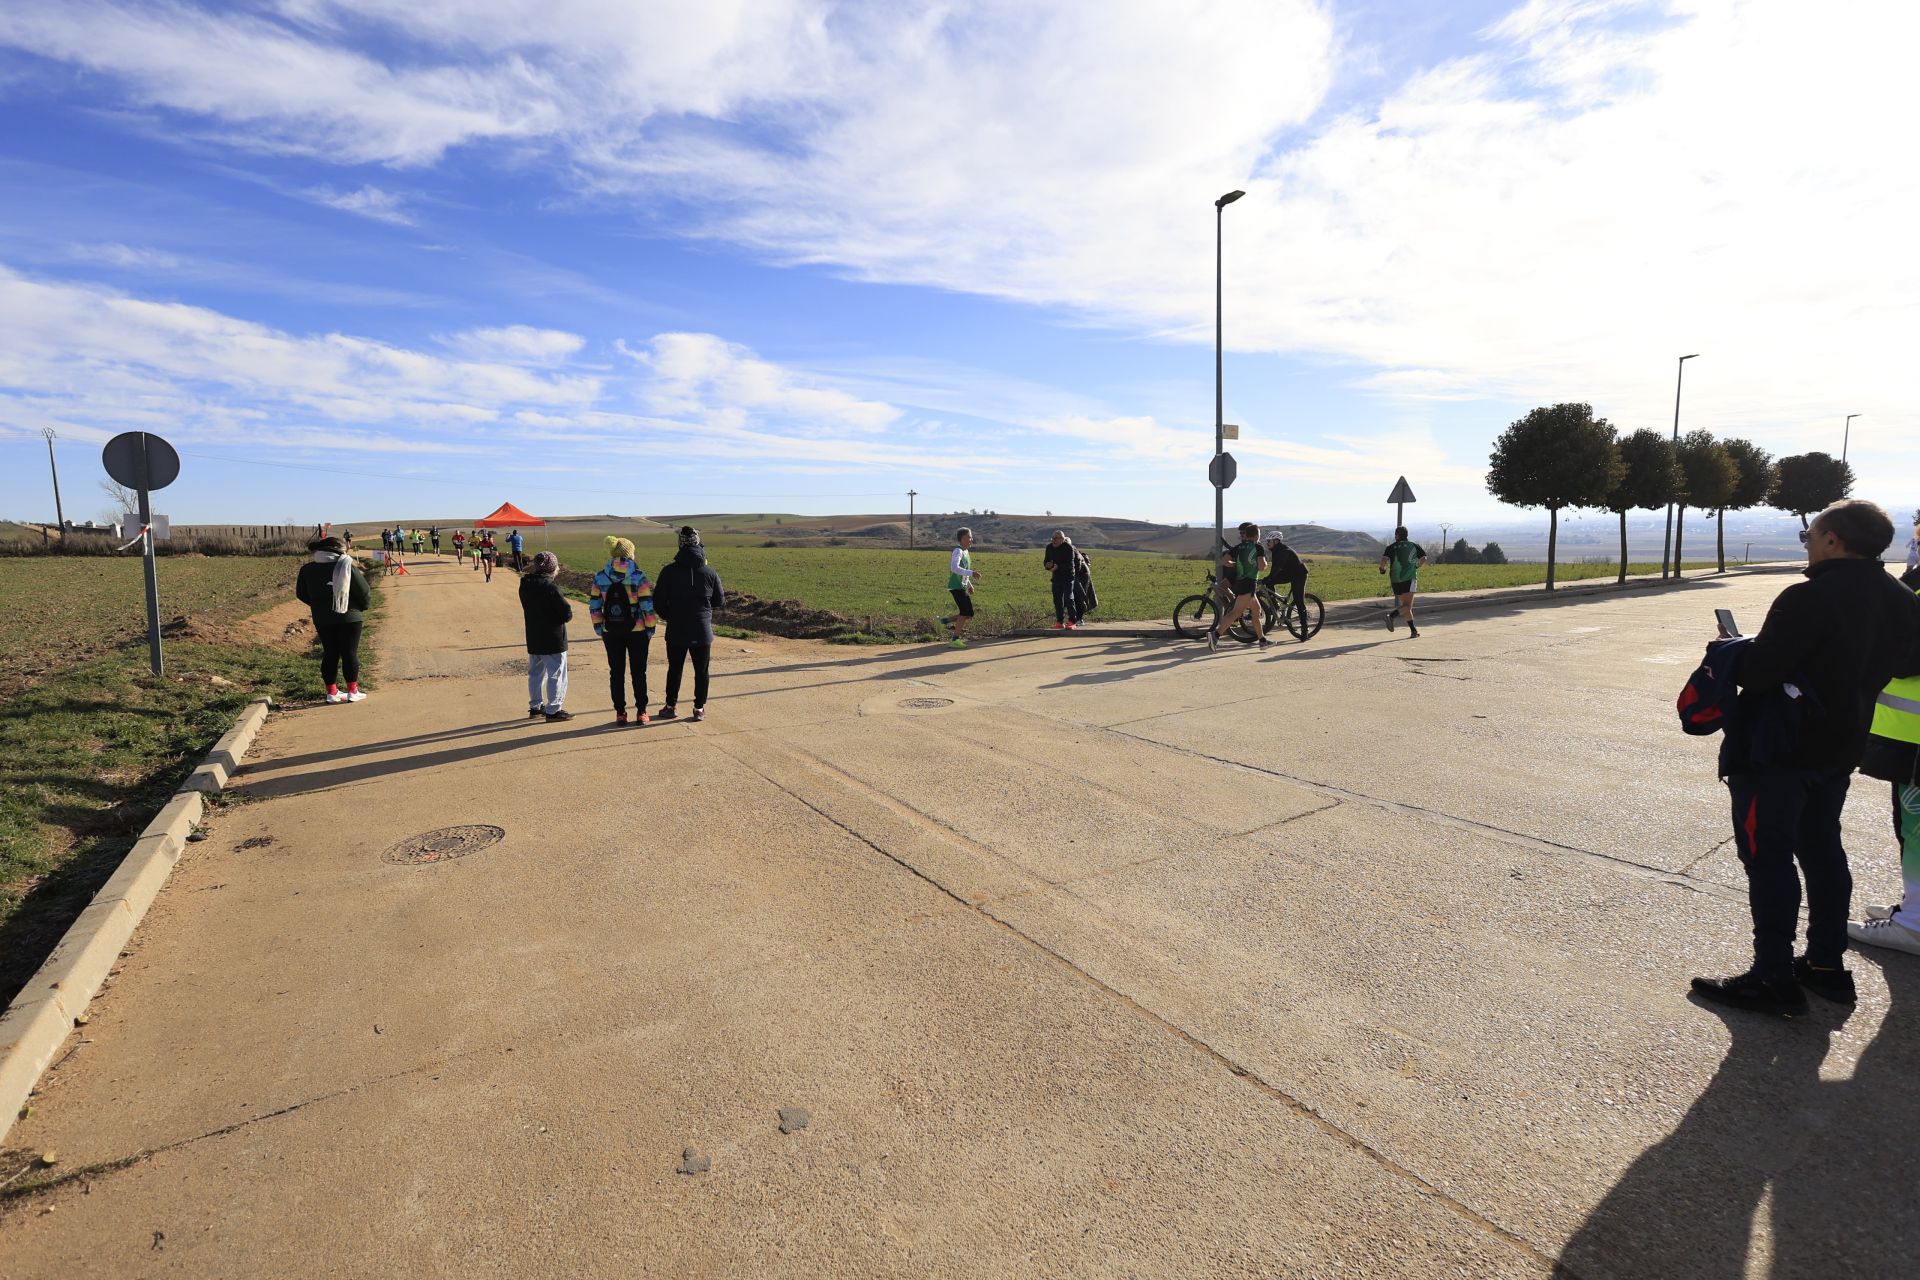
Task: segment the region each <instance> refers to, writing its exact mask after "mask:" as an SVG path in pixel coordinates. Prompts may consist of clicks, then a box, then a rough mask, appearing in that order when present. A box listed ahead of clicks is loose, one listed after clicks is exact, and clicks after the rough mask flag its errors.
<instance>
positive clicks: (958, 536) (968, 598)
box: [940, 529, 980, 649]
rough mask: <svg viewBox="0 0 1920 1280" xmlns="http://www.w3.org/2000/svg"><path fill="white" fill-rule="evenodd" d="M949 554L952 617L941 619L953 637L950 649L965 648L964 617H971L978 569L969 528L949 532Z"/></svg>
mask: <svg viewBox="0 0 1920 1280" xmlns="http://www.w3.org/2000/svg"><path fill="white" fill-rule="evenodd" d="M953 541H954V548H953V554H952V555H950V556H948V557H947V594H948V595H950V596H952V597H953V610H954V612H953V616H952V617H951V618H942V619H940V621H941V622H942V623H944V624H946V627H947V630H948V631H949V632H951V633H952V635H953V639H952V640H951V641H949V642H948V647H949V648H952V649H964V648H966V647H967V619H969V618H971V617H972V616H973V584H974V582H975V581H977V580H978V579H979V577H980V571H979V570H977V569H975V568H974V567H973V530H971V529H961V530H960V531H959V532H957V533H955V534H954V535H953Z"/></svg>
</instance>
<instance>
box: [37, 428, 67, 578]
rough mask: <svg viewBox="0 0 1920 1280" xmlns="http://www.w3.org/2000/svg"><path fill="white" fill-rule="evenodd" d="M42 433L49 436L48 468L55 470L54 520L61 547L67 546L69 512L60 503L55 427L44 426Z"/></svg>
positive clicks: (41, 429) (63, 548) (62, 548)
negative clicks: (54, 458) (54, 452)
mask: <svg viewBox="0 0 1920 1280" xmlns="http://www.w3.org/2000/svg"><path fill="white" fill-rule="evenodd" d="M40 434H41V435H43V436H45V437H46V438H47V469H48V470H49V471H51V472H53V521H54V524H55V525H56V526H58V527H59V530H60V549H61V550H62V551H64V550H66V548H67V513H66V511H65V509H64V508H62V507H61V505H60V464H59V463H57V462H55V461H54V460H53V428H52V427H42V428H40Z"/></svg>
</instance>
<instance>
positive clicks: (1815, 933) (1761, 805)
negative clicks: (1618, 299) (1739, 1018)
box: [1693, 499, 1920, 1015]
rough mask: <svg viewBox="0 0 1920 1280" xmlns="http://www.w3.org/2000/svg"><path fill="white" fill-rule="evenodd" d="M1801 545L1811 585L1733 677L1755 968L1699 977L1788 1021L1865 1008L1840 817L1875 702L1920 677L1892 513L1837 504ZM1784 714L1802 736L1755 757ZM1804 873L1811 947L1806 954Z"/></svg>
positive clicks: (1737, 813) (1919, 638) (1721, 998)
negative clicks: (1797, 947) (1891, 560)
mask: <svg viewBox="0 0 1920 1280" xmlns="http://www.w3.org/2000/svg"><path fill="white" fill-rule="evenodd" d="M1800 536H1801V541H1803V542H1804V543H1805V544H1806V547H1807V569H1806V577H1807V580H1806V581H1805V582H1800V583H1795V584H1794V585H1792V586H1790V587H1788V588H1787V589H1786V590H1784V591H1782V592H1781V593H1780V594H1779V596H1778V597H1776V598H1775V600H1774V602H1773V607H1772V608H1770V609H1769V610H1768V611H1767V618H1766V622H1765V623H1764V624H1763V625H1762V626H1761V628H1760V634H1759V635H1757V636H1755V637H1754V638H1753V639H1752V640H1751V641H1746V642H1739V643H1740V648H1739V651H1738V653H1737V655H1736V656H1735V657H1734V658H1733V659H1732V663H1733V666H1732V676H1733V679H1734V682H1735V683H1736V684H1737V685H1738V686H1739V687H1740V690H1741V693H1740V696H1739V700H1738V702H1737V703H1736V704H1735V707H1734V711H1733V714H1732V717H1731V723H1729V725H1728V727H1727V730H1726V736H1725V738H1724V740H1723V741H1722V742H1721V745H1720V776H1721V777H1722V778H1724V779H1726V783H1727V790H1728V792H1729V793H1730V795H1731V796H1732V800H1733V839H1734V848H1735V850H1736V851H1737V853H1738V854H1739V857H1740V862H1741V865H1742V866H1744V867H1745V868H1746V872H1747V898H1748V902H1749V905H1750V906H1751V907H1752V909H1753V964H1752V967H1751V968H1749V969H1748V970H1747V971H1746V972H1744V973H1740V974H1736V975H1734V976H1733V977H1730V978H1695V979H1694V980H1693V990H1694V992H1695V994H1697V995H1698V996H1700V998H1702V999H1704V1000H1709V1001H1712V1002H1713V1003H1715V1004H1724V1005H1731V1006H1734V1007H1736V1008H1741V1009H1751V1010H1755V1011H1757V1012H1762V1013H1773V1014H1785V1015H1791V1014H1798V1013H1804V1012H1806V1008H1807V997H1806V991H1807V990H1811V991H1814V992H1816V993H1818V994H1820V995H1823V996H1826V997H1827V998H1829V999H1832V1000H1836V1001H1839V1002H1840V1003H1843V1004H1852V1003H1853V1000H1854V987H1853V975H1852V974H1851V973H1849V972H1848V971H1847V969H1846V967H1845V965H1844V964H1843V960H1844V958H1845V955H1846V949H1847V914H1848V912H1847V908H1848V904H1849V901H1850V899H1851V897H1852V895H1853V876H1852V874H1851V873H1850V872H1849V870H1848V868H1847V851H1846V849H1845V847H1844V846H1843V845H1842V844H1841V842H1840V811H1841V808H1842V806H1843V805H1844V804H1845V803H1846V799H1847V784H1848V782H1849V781H1850V780H1851V775H1852V773H1853V768H1854V765H1855V763H1856V762H1858V761H1859V760H1860V758H1861V754H1862V751H1863V749H1864V748H1865V747H1866V745H1867V734H1868V726H1869V722H1870V721H1871V720H1872V718H1873V714H1874V705H1875V699H1876V697H1877V696H1878V695H1879V694H1880V692H1881V690H1883V689H1884V688H1885V687H1886V685H1887V682H1888V681H1890V680H1891V679H1893V677H1894V676H1896V675H1913V674H1920V598H1916V597H1915V596H1914V594H1913V592H1911V591H1909V590H1907V589H1906V588H1904V587H1902V586H1901V585H1900V584H1899V583H1897V582H1895V581H1894V580H1893V579H1892V578H1891V577H1890V576H1889V575H1888V574H1887V572H1886V570H1885V569H1884V568H1882V567H1881V565H1880V562H1879V558H1880V555H1881V553H1882V552H1884V551H1885V550H1886V549H1887V546H1888V544H1890V543H1891V542H1892V541H1893V521H1891V520H1889V519H1888V518H1887V513H1886V512H1884V511H1882V510H1881V509H1880V508H1879V507H1877V506H1875V505H1874V504H1873V503H1871V502H1864V501H1861V500H1858V499H1852V500H1848V501H1843V502H1836V503H1834V504H1833V505H1832V506H1830V507H1828V508H1827V509H1826V510H1825V511H1822V512H1821V513H1820V514H1819V515H1818V516H1816V517H1815V518H1814V521H1813V524H1812V525H1811V527H1809V528H1808V529H1806V530H1805V531H1804V532H1803V533H1802V534H1801V535H1800ZM1782 705H1788V706H1793V707H1794V708H1795V711H1794V715H1793V719H1792V720H1789V721H1788V723H1794V722H1795V721H1797V725H1798V727H1797V731H1795V732H1793V733H1792V735H1791V737H1790V740H1788V741H1786V742H1785V743H1783V744H1780V749H1779V750H1777V751H1775V752H1774V753H1773V755H1775V756H1778V757H1779V758H1778V759H1773V758H1769V759H1765V760H1761V759H1756V757H1757V756H1758V755H1759V752H1758V750H1757V749H1756V744H1757V743H1758V742H1759V738H1758V737H1757V736H1756V735H1755V733H1753V732H1752V727H1753V726H1757V725H1761V724H1763V723H1768V721H1765V720H1763V713H1770V712H1772V711H1774V710H1775V709H1777V708H1779V707H1780V706H1782ZM1773 723H1778V721H1777V720H1776V721H1773ZM1796 861H1797V862H1798V863H1799V869H1798V871H1796V870H1795V865H1794V864H1795V862H1796ZM1802 874H1804V876H1805V878H1806V898H1807V950H1806V954H1805V955H1804V956H1802V957H1800V958H1798V959H1796V958H1795V957H1794V954H1793V942H1794V934H1795V932H1796V930H1797V928H1798V926H1799V922H1800V880H1801V875H1802ZM1803 988H1804V990H1803Z"/></svg>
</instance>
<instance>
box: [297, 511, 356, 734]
mask: <svg viewBox="0 0 1920 1280" xmlns="http://www.w3.org/2000/svg"><path fill="white" fill-rule="evenodd" d="M307 550H309V551H311V552H312V553H313V559H311V560H309V561H308V562H307V563H306V564H303V565H301V566H300V573H299V575H298V576H297V577H295V579H294V583H293V594H294V597H295V598H296V599H298V600H299V601H300V603H301V604H304V605H306V606H307V608H308V609H309V610H311V611H312V614H313V631H314V634H315V635H316V636H318V637H319V639H320V678H321V680H323V681H324V682H325V683H326V686H327V701H328V702H360V701H363V700H364V699H365V698H366V696H367V695H366V694H364V693H362V692H360V629H361V627H362V626H363V625H364V623H365V620H366V608H367V606H368V605H369V604H370V603H371V602H372V599H373V593H372V591H371V589H370V588H369V587H368V586H367V576H366V575H365V574H364V573H361V572H360V566H359V565H357V564H355V563H354V562H353V557H352V556H349V555H348V554H347V548H346V544H345V543H343V542H341V541H340V539H338V538H315V539H314V540H313V541H312V542H309V543H308V544H307ZM342 675H345V676H346V678H347V687H346V688H345V689H342V688H341V687H340V677H341V676H342Z"/></svg>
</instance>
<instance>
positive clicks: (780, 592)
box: [527, 530, 1704, 622]
mask: <svg viewBox="0 0 1920 1280" xmlns="http://www.w3.org/2000/svg"><path fill="white" fill-rule="evenodd" d="M764 541H765V539H763V538H755V537H750V536H745V535H736V534H730V533H720V534H715V535H713V536H712V537H710V538H709V539H708V542H707V556H708V559H709V560H710V561H711V563H712V564H713V567H714V568H715V569H716V570H718V571H719V573H720V577H721V580H722V581H723V582H725V583H726V585H727V586H728V588H730V589H732V590H735V591H744V592H746V593H748V594H749V595H754V596H759V597H761V598H763V599H770V600H798V601H800V602H801V603H803V604H806V605H808V606H810V607H812V608H816V609H831V610H833V611H834V612H835V613H842V614H846V615H847V616H849V617H853V618H863V617H865V616H866V615H868V614H873V615H876V616H879V617H889V618H903V617H904V618H914V617H927V616H931V615H935V614H938V613H942V612H945V611H946V610H947V607H948V605H949V603H950V602H949V601H948V599H947V593H946V582H947V549H946V548H945V547H935V548H931V549H929V550H925V551H895V550H885V549H881V548H875V547H857V546H848V547H784V546H781V547H767V546H762V545H761V543H762V542H764ZM633 542H634V551H635V554H636V555H637V556H638V557H639V560H640V564H641V567H643V568H645V569H646V570H647V572H648V573H650V574H657V573H658V572H659V570H660V566H662V565H664V564H665V563H666V562H667V561H668V560H670V559H672V558H673V550H674V539H673V536H672V535H671V534H645V535H642V536H639V537H636V538H634V539H633ZM542 545H543V544H542V542H541V540H540V535H539V531H538V530H536V531H535V532H534V535H533V537H531V538H530V539H528V542H527V547H528V550H529V551H530V552H531V551H535V550H539V549H540V548H541V546H542ZM545 545H546V547H547V549H549V550H551V551H553V552H554V554H556V555H558V556H559V557H560V561H561V563H562V564H565V565H566V566H567V567H569V568H572V569H578V570H581V571H582V572H589V573H590V572H592V571H593V570H594V569H596V568H598V567H599V566H600V565H601V564H603V563H604V562H605V559H606V543H605V541H604V538H603V537H601V536H600V535H584V534H557V535H555V536H553V537H552V538H551V539H550V540H549V541H548V542H547V543H546V544H545ZM1306 560H1307V565H1308V568H1309V569H1310V570H1311V577H1310V578H1309V579H1308V582H1307V587H1308V590H1310V591H1312V592H1313V593H1314V594H1316V595H1318V596H1319V597H1320V598H1321V599H1323V600H1356V599H1366V598H1369V597H1374V596H1378V597H1381V598H1383V599H1384V598H1385V596H1386V594H1387V580H1386V579H1385V578H1383V577H1382V576H1381V575H1380V573H1379V571H1378V569H1377V568H1376V565H1375V562H1373V561H1367V560H1347V559H1341V558H1339V557H1333V556H1308V557H1306ZM973 564H974V568H976V569H978V570H979V571H980V573H981V575H982V576H981V580H980V584H979V589H978V591H977V592H976V595H975V607H976V608H980V609H981V610H982V611H983V612H998V611H1000V610H1002V609H1003V608H1004V607H1005V606H1006V605H1008V604H1013V605H1016V606H1018V607H1019V608H1021V609H1026V610H1039V611H1041V612H1043V613H1046V614H1049V615H1051V613H1052V610H1053V603H1052V599H1053V598H1052V594H1051V592H1050V589H1049V587H1048V577H1047V574H1046V572H1045V570H1044V569H1043V568H1042V567H1041V553H1040V551H1039V549H1038V548H1036V549H1034V550H1032V551H1020V552H1003V551H982V552H976V553H975V554H974V557H973ZM1703 567H1704V566H1703ZM1093 569H1094V581H1095V583H1096V585H1097V587H1098V590H1099V593H1100V609H1099V612H1098V614H1097V615H1096V616H1097V617H1098V618H1099V619H1104V620H1106V621H1111V622H1120V621H1138V620H1153V619H1161V618H1170V617H1171V616H1172V614H1173V606H1174V604H1175V603H1176V602H1177V601H1178V600H1179V599H1180V597H1182V596H1185V595H1190V594H1192V593H1193V592H1195V591H1198V590H1200V589H1201V588H1202V586H1203V585H1204V579H1205V575H1206V566H1205V565H1204V564H1203V563H1201V562H1200V561H1197V560H1176V559H1171V558H1169V557H1165V556H1156V555H1149V554H1142V553H1138V552H1120V551H1109V552H1097V553H1095V555H1094V557H1093ZM1658 569H1659V566H1658V565H1635V566H1633V567H1632V571H1633V572H1635V573H1651V572H1657V571H1658ZM1615 572H1616V570H1615V568H1614V566H1612V565H1606V564H1571V565H1561V566H1560V568H1559V574H1558V578H1559V580H1560V581H1562V582H1573V581H1577V580H1581V579H1590V578H1608V577H1612V576H1613V575H1614V574H1615ZM1546 576H1547V571H1546V566H1545V565H1541V564H1508V565H1432V566H1429V567H1428V568H1427V569H1425V570H1424V571H1422V573H1421V574H1420V587H1421V589H1422V590H1424V591H1466V590H1474V589H1478V588H1486V587H1517V586H1526V585H1529V584H1532V583H1542V582H1545V581H1546Z"/></svg>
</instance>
